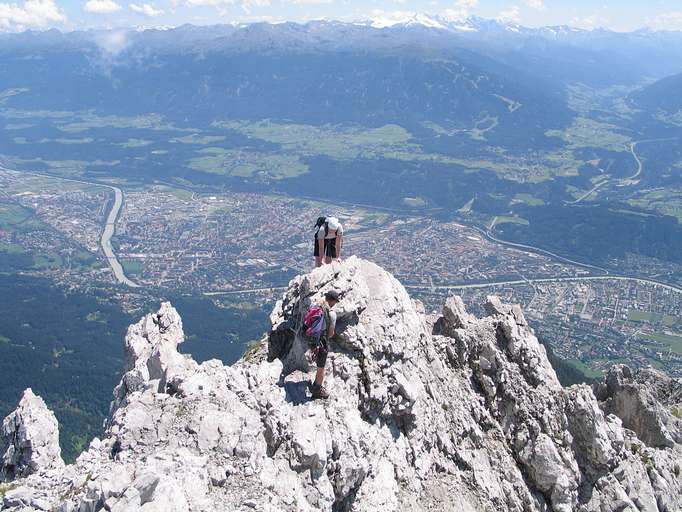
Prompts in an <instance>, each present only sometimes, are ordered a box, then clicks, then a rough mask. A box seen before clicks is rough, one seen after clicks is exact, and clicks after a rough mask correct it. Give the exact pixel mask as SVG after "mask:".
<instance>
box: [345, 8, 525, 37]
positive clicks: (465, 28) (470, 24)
mask: <svg viewBox="0 0 682 512" xmlns="http://www.w3.org/2000/svg"><path fill="white" fill-rule="evenodd" d="M357 24H358V25H365V26H371V27H373V28H377V29H383V28H392V27H416V26H422V27H426V28H431V29H438V30H446V31H448V32H515V33H521V32H527V31H529V30H530V29H528V28H526V27H523V26H521V25H517V24H514V23H505V22H502V21H499V20H492V19H485V18H480V17H478V16H471V17H468V18H449V17H446V16H430V15H428V14H422V13H410V12H399V13H381V14H380V15H379V16H377V17H375V18H371V19H369V20H366V21H361V22H359V23H357Z"/></svg>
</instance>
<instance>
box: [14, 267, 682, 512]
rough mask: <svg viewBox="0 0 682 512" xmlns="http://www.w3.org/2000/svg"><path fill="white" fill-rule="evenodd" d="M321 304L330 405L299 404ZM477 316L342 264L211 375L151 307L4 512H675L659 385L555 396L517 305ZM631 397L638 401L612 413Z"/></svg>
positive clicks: (674, 454)
mask: <svg viewBox="0 0 682 512" xmlns="http://www.w3.org/2000/svg"><path fill="white" fill-rule="evenodd" d="M329 289H335V290H337V291H338V292H339V293H340V295H341V302H340V303H339V304H338V305H337V306H336V309H337V311H338V322H337V336H336V337H335V339H334V340H332V342H331V344H330V345H331V352H330V355H329V358H328V362H327V377H326V386H327V388H328V389H329V390H330V392H331V398H330V399H329V400H327V401H314V400H312V399H311V397H310V393H309V390H308V380H309V379H310V378H312V375H313V370H314V368H312V367H311V366H310V362H309V361H308V359H307V358H306V353H305V352H306V348H307V344H306V341H305V340H304V339H303V338H302V337H301V333H300V330H301V327H300V326H301V322H302V317H303V315H304V313H305V311H306V310H307V308H308V306H309V305H310V304H311V303H313V302H315V301H320V300H321V299H322V297H323V295H324V293H325V292H326V291H327V290H329ZM486 311H487V312H488V314H489V316H487V317H485V318H481V319H477V318H475V317H474V316H472V315H470V314H468V313H467V312H466V309H465V307H464V305H463V303H462V302H461V300H459V299H458V298H450V299H448V301H447V303H446V305H445V307H444V310H443V315H442V316H440V317H438V318H429V317H426V316H425V315H424V313H423V307H422V306H421V304H419V303H418V302H414V301H412V300H411V299H410V298H409V296H408V295H407V293H406V291H405V289H404V288H403V287H402V286H401V285H400V283H399V282H398V281H396V280H395V279H394V278H393V277H392V276H391V275H390V274H388V273H386V272H385V271H384V270H382V269H381V268H379V267H378V266H376V265H374V264H372V263H369V262H367V261H363V260H360V259H357V258H349V259H348V260H346V261H344V262H343V263H341V264H337V263H335V264H333V265H330V266H325V267H322V268H319V269H316V270H315V271H313V272H312V273H310V274H308V275H305V276H300V277H297V278H296V279H294V280H293V281H292V282H291V283H290V285H289V288H288V290H287V292H286V293H285V294H284V296H283V298H282V300H281V301H279V302H278V303H277V305H276V306H275V309H274V311H273V313H272V315H271V320H272V329H271V331H270V333H269V334H268V335H267V337H266V338H265V339H264V340H263V343H262V346H261V347H260V349H258V350H256V351H252V352H250V353H249V354H248V355H246V356H245V357H244V358H243V359H242V360H241V361H240V362H238V363H237V364H235V365H234V366H232V367H225V366H224V365H223V364H222V363H220V362H219V361H207V362H205V363H203V364H197V363H196V362H195V361H193V360H192V359H191V358H189V357H186V356H182V355H180V354H179V353H178V352H177V346H178V344H179V343H181V342H182V340H183V337H184V336H183V333H182V323H181V320H180V317H179V316H178V314H177V312H176V311H175V310H174V309H173V308H172V307H171V306H170V304H167V303H166V304H163V305H162V306H161V309H160V310H159V311H158V312H157V313H155V314H151V315H147V316H146V317H144V318H143V319H142V320H141V321H140V322H138V323H137V324H135V325H133V326H131V327H130V329H129V331H128V334H127V336H126V340H125V348H126V355H127V362H126V367H125V373H124V375H123V377H122V379H121V383H120V384H119V386H118V387H117V388H116V390H115V394H114V401H113V403H112V408H111V414H110V418H109V420H108V423H107V428H106V432H105V436H104V439H103V440H102V441H100V440H97V439H96V440H94V441H93V442H92V443H91V445H90V447H89V449H88V450H87V451H86V452H84V453H83V454H82V455H81V456H80V457H79V458H78V460H77V462H76V463H75V464H74V465H71V466H67V467H66V468H63V467H55V468H54V469H51V470H49V471H47V472H43V473H41V474H39V475H38V474H36V475H31V476H28V477H27V478H23V479H20V480H19V481H17V482H15V484H16V489H15V490H13V492H12V493H8V494H6V496H5V502H4V507H5V508H6V509H9V510H21V507H26V506H32V507H34V508H38V505H40V506H41V507H44V508H43V509H46V510H51V509H54V510H60V511H62V512H72V511H73V512H75V511H85V510H101V509H104V510H108V511H113V512H128V511H130V512H132V511H138V510H144V511H148V510H152V511H157V510H158V511H171V510H178V511H179V510H183V511H186V510H190V511H213V510H215V511H219V510H220V511H222V510H262V511H320V510H322V511H358V512H360V511H362V512H365V511H382V512H383V511H391V510H405V509H410V510H414V511H415V512H419V511H427V510H458V511H460V510H461V511H472V512H473V511H476V512H478V511H484V512H486V511H491V512H492V511H495V512H497V511H501V510H504V511H507V510H508V511H518V512H521V511H523V512H530V511H537V512H540V511H542V512H546V511H550V510H554V511H565V512H568V511H582V512H597V511H599V512H604V511H614V512H615V511H623V510H628V507H629V509H630V510H633V511H634V510H640V511H652V512H653V511H662V510H667V511H675V510H682V498H681V496H682V480H681V479H680V476H679V475H680V460H681V455H682V448H681V447H680V444H679V441H678V440H676V437H675V434H674V433H671V432H674V428H673V427H674V426H675V425H674V424H673V423H670V422H669V421H668V420H669V418H667V417H664V415H662V413H661V409H663V410H666V407H668V404H667V403H666V402H665V401H666V400H667V401H671V403H672V401H674V400H675V397H676V396H678V395H676V392H677V391H676V387H675V383H674V382H669V381H666V380H665V379H666V378H665V376H663V375H658V374H656V373H647V374H646V375H641V374H637V375H633V374H632V373H631V372H630V373H626V372H623V371H621V373H619V374H618V375H617V376H616V377H611V376H609V378H607V379H606V380H605V382H604V383H603V384H602V385H601V386H597V387H596V388H595V391H596V393H597V395H598V397H599V400H597V398H596V397H595V393H594V392H593V390H592V389H591V388H590V387H588V386H574V387H571V388H569V389H563V388H562V387H561V385H560V384H559V381H558V380H557V377H556V375H555V373H554V370H553V369H552V367H551V366H550V364H549V362H548V360H547V356H546V353H545V350H544V348H543V347H542V346H541V345H540V343H539V342H538V340H537V338H536V337H535V336H534V334H533V332H532V330H531V329H530V327H529V326H528V324H527V322H526V320H525V318H524V316H523V313H522V311H521V309H520V308H518V307H517V306H509V305H506V304H502V303H501V302H500V301H499V300H498V299H497V298H494V297H491V298H489V300H488V303H487V305H486ZM614 371H615V370H614ZM609 379H610V380H609ZM614 379H615V381H616V383H615V384H614V382H612V381H614ZM638 379H639V380H638ZM640 381H641V382H640ZM644 382H646V383H647V384H646V386H645V384H644ZM630 386H632V387H634V388H633V389H635V388H636V389H637V390H638V393H640V392H641V393H643V392H644V391H642V388H643V387H647V386H648V387H649V388H650V389H653V390H654V391H651V393H649V395H647V396H645V397H644V395H642V396H639V395H637V393H635V395H637V396H638V397H639V398H637V401H636V406H632V407H631V406H629V405H628V406H627V407H626V406H625V405H623V404H625V402H624V399H623V398H619V397H621V395H623V393H624V392H625V391H624V390H626V389H630ZM626 405H627V404H626ZM643 417H646V418H649V419H642V418H643ZM651 418H654V420H655V421H654V420H651ZM661 418H663V419H661ZM650 420H651V421H653V423H650ZM658 420H661V421H658ZM649 424H651V425H653V426H655V427H656V428H657V429H658V431H657V432H658V433H657V434H656V436H657V437H656V436H655V437H653V438H651V439H649V438H646V435H647V431H646V430H641V429H644V427H648V425H649ZM663 427H665V429H666V430H665V432H666V435H667V437H665V436H663V434H662V432H663V430H664V429H663ZM640 430H641V432H640ZM661 436H663V437H661ZM645 438H646V439H648V440H646V439H645ZM659 438H661V439H666V442H665V443H661V442H659Z"/></svg>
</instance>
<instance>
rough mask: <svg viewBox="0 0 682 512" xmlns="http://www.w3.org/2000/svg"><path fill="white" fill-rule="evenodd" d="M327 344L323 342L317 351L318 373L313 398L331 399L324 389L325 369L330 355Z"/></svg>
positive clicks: (313, 387) (314, 383)
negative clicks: (328, 354)
mask: <svg viewBox="0 0 682 512" xmlns="http://www.w3.org/2000/svg"><path fill="white" fill-rule="evenodd" d="M328 351H329V350H328V347H327V342H326V341H322V340H321V346H320V347H319V348H318V349H317V372H316V373H315V382H313V385H312V389H311V391H312V394H313V398H329V393H327V390H326V389H324V387H323V386H322V384H323V383H324V367H325V365H326V364H327V353H328Z"/></svg>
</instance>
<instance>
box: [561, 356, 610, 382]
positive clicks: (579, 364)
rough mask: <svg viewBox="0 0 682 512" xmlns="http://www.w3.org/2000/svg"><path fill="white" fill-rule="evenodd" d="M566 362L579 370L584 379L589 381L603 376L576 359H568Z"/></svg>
mask: <svg viewBox="0 0 682 512" xmlns="http://www.w3.org/2000/svg"><path fill="white" fill-rule="evenodd" d="M566 362H567V363H568V364H570V365H571V366H573V367H574V368H576V369H577V370H579V371H580V372H581V373H582V374H583V375H585V377H587V378H589V379H597V378H599V377H601V376H602V375H603V374H602V372H600V371H597V370H593V369H592V368H590V367H589V366H587V365H586V364H585V363H583V362H582V361H580V360H578V359H568V360H567V361H566Z"/></svg>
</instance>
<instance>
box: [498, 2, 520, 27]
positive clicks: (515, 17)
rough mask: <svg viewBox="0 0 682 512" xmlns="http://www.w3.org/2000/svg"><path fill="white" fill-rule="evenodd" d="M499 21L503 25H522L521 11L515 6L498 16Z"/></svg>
mask: <svg viewBox="0 0 682 512" xmlns="http://www.w3.org/2000/svg"><path fill="white" fill-rule="evenodd" d="M497 21H499V22H501V23H521V9H520V8H519V6H518V5H513V6H511V7H510V8H509V9H506V10H504V11H502V12H500V14H498V15H497Z"/></svg>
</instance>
